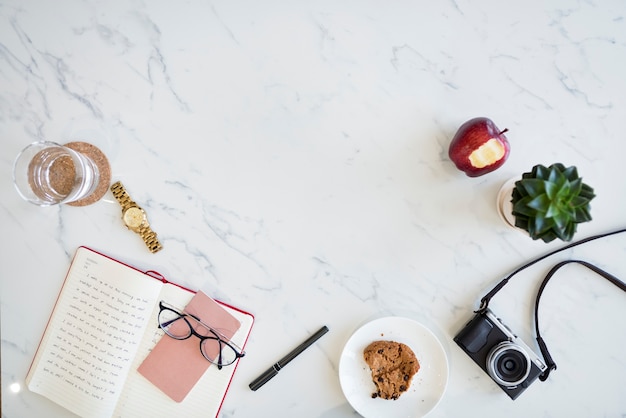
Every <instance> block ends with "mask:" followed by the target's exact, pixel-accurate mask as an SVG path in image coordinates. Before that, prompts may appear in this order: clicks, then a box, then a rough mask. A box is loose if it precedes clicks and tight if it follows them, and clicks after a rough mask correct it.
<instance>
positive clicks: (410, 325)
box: [339, 317, 448, 418]
mask: <svg viewBox="0 0 626 418" xmlns="http://www.w3.org/2000/svg"><path fill="white" fill-rule="evenodd" d="M376 340H392V341H397V342H401V343H404V344H406V345H408V346H409V347H411V349H412V350H413V352H414V353H415V356H416V357H417V360H418V361H419V363H420V369H419V371H418V372H417V374H416V375H415V376H414V377H413V382H412V383H411V386H410V387H409V390H407V391H406V392H405V393H403V394H402V396H400V398H398V399H396V400H387V399H381V398H372V393H373V392H375V389H376V386H375V385H374V383H373V382H372V375H371V371H370V368H369V367H368V365H367V363H365V360H364V359H363V350H364V349H365V347H367V346H368V345H369V344H370V343H371V342H372V341H376ZM339 381H340V382H341V389H342V390H343V393H344V395H345V396H346V398H347V399H348V402H350V405H352V407H353V408H354V409H355V410H356V411H357V412H358V413H359V414H361V415H362V416H364V417H366V418H368V417H388V418H394V417H404V418H417V417H423V416H425V415H426V414H428V413H429V412H430V411H432V410H433V408H435V407H436V406H437V404H438V403H439V401H440V400H441V398H442V397H443V394H444V392H445V390H446V385H447V383H448V359H447V357H446V352H445V351H444V349H443V347H442V345H441V343H440V342H439V340H438V339H437V337H435V335H434V334H433V333H432V332H431V331H430V330H429V329H428V328H426V327H425V326H424V325H422V324H420V323H419V322H416V321H414V320H412V319H408V318H401V317H386V318H379V319H375V320H373V321H371V322H368V323H367V324H365V325H363V326H362V327H361V328H359V329H358V330H356V331H355V332H354V334H352V336H351V337H350V339H349V340H348V342H347V343H346V345H345V347H344V349H343V352H342V353H341V358H340V359H339Z"/></svg>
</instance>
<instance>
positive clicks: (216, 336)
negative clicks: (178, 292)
mask: <svg viewBox="0 0 626 418" xmlns="http://www.w3.org/2000/svg"><path fill="white" fill-rule="evenodd" d="M164 310H167V311H171V312H174V313H175V314H176V315H178V317H177V318H175V319H173V320H171V321H168V322H167V323H165V324H161V321H160V320H159V319H157V323H158V326H159V328H161V329H162V330H163V332H165V334H166V335H167V336H169V337H171V338H174V339H175V340H186V339H188V338H191V336H192V335H195V336H196V337H198V338H199V339H200V353H202V357H204V358H205V359H207V360H208V361H210V362H211V363H213V364H215V365H216V366H217V368H218V370H221V369H222V367H223V366H230V365H231V364H233V363H235V362H236V361H237V360H238V359H240V358H242V357H244V356H245V355H246V353H245V351H243V350H242V349H241V347H239V346H238V345H237V344H235V343H234V342H232V341H230V339H229V338H227V337H226V336H225V335H223V334H222V333H221V332H219V331H217V330H216V329H214V328H212V327H211V326H210V325H207V324H205V323H204V322H202V320H201V319H200V318H198V317H197V316H195V315H192V314H190V313H187V312H185V311H181V310H179V309H177V308H176V307H174V306H172V305H170V304H169V303H167V302H164V301H159V315H158V316H159V317H160V316H161V313H162V312H163V311H164ZM187 318H192V319H193V320H194V321H196V322H198V323H199V324H200V325H202V326H203V327H204V328H206V329H207V330H208V331H209V332H211V334H213V336H207V335H202V334H199V333H198V332H197V331H196V330H195V329H194V327H193V325H191V323H190V322H189V321H188V319H187ZM179 319H182V320H183V321H185V323H186V324H187V326H188V327H189V334H188V335H187V336H185V337H181V336H178V335H174V334H170V333H169V332H168V331H167V329H165V328H164V327H167V326H168V325H170V324H172V323H174V322H176V321H178V320H179ZM205 340H215V341H217V342H218V345H219V353H218V356H217V357H218V358H217V359H211V358H209V357H208V356H207V355H206V354H205V352H204V350H203V349H202V345H203V343H204V341H205ZM223 345H226V346H228V347H229V348H230V349H232V350H233V352H234V353H235V358H234V359H233V361H231V362H229V363H223V362H222V348H223Z"/></svg>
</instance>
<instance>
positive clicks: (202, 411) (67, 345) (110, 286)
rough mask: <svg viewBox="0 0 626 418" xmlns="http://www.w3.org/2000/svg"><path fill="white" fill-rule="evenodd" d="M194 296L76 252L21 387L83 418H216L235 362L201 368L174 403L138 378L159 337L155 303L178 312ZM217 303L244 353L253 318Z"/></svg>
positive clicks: (82, 251)
mask: <svg viewBox="0 0 626 418" xmlns="http://www.w3.org/2000/svg"><path fill="white" fill-rule="evenodd" d="M194 295H195V292H193V291H191V290H188V289H185V288H183V287H180V286H178V285H176V284H173V283H170V282H168V281H167V280H165V279H163V278H161V277H155V275H154V274H151V273H148V272H142V271H140V270H137V269H135V268H134V267H131V266H129V265H127V264H124V263H122V262H120V261H118V260H114V259H112V258H110V257H107V256H106V255H103V254H101V253H98V252H96V251H93V250H91V249H89V248H86V247H80V248H79V249H78V250H77V251H76V254H75V256H74V259H73V260H72V263H71V265H70V268H69V270H68V273H67V276H66V278H65V281H64V283H63V287H62V289H61V292H60V293H59V296H58V299H57V301H56V304H55V307H54V309H53V312H52V314H51V316H50V319H49V321H48V325H47V326H46V330H45V332H44V335H43V337H42V339H41V342H40V344H39V347H38V349H37V352H36V354H35V357H34V359H33V362H32V364H31V366H30V369H29V371H28V374H27V376H26V383H27V385H28V388H29V389H30V390H31V391H33V392H36V393H39V394H41V395H43V396H45V397H47V398H49V399H50V400H52V401H54V402H56V403H58V404H59V405H61V406H63V407H65V408H66V409H68V410H70V411H72V412H74V413H75V414H77V415H79V416H83V417H121V416H124V417H127V416H132V417H135V416H145V417H174V416H179V417H187V416H216V415H217V414H218V412H219V410H220V407H221V405H222V402H223V400H224V397H225V396H226V392H227V390H228V386H229V385H230V382H231V379H232V377H233V374H234V373H235V369H236V367H237V364H238V361H237V362H236V363H234V364H232V365H230V366H227V367H223V368H222V369H221V370H218V368H217V367H216V366H214V365H211V366H210V367H208V368H207V370H206V372H204V373H203V374H202V375H201V376H200V377H199V380H198V381H197V383H196V384H195V385H193V387H192V388H191V390H190V391H189V393H188V394H187V395H186V396H185V397H184V399H183V400H182V401H180V402H177V401H175V400H173V399H171V398H170V397H169V396H167V395H165V394H164V393H163V392H162V391H161V390H160V389H158V388H157V387H156V386H155V385H153V384H152V383H151V382H150V381H148V380H147V379H146V378H145V377H144V376H142V375H141V374H139V373H138V371H137V369H138V368H139V366H140V365H141V364H142V362H143V360H144V359H145V358H146V356H147V355H148V354H149V353H150V351H151V350H152V348H153V347H154V346H155V345H156V344H157V342H158V341H159V340H160V339H161V338H162V337H163V331H162V330H160V329H159V328H158V327H157V326H156V324H157V316H158V313H159V301H161V300H165V301H167V302H168V303H170V304H172V305H175V306H179V307H181V308H184V307H185V306H186V305H187V303H188V302H189V301H191V300H192V298H193V297H194ZM218 304H219V306H221V308H223V309H224V311H225V312H226V314H227V315H228V316H232V317H234V318H235V319H236V320H237V321H235V322H236V323H238V324H239V328H238V329H237V330H233V332H234V334H233V336H232V341H233V342H234V343H235V344H237V345H238V346H239V347H244V346H245V343H246V341H247V339H248V336H249V334H250V331H251V329H252V325H253V323H254V317H253V316H252V315H251V314H249V313H247V312H244V311H242V310H239V309H237V308H234V307H232V306H229V305H226V304H223V303H219V302H218ZM211 325H212V326H216V327H219V326H220V324H215V325H214V324H211ZM163 338H169V337H167V336H165V337H163ZM239 361H240V360H239Z"/></svg>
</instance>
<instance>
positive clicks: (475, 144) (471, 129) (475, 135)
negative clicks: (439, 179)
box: [448, 118, 511, 177]
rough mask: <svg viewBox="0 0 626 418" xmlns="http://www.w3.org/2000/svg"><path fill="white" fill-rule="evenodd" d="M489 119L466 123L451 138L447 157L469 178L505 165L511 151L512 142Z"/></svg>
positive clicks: (478, 119)
mask: <svg viewBox="0 0 626 418" xmlns="http://www.w3.org/2000/svg"><path fill="white" fill-rule="evenodd" d="M507 130H508V129H505V130H503V131H501V130H500V129H498V127H497V126H496V124H495V123H493V121H492V120H491V119H488V118H474V119H471V120H468V121H467V122H465V123H464V124H463V125H461V127H460V128H459V130H458V131H457V132H456V135H454V138H452V142H450V149H449V150H448V156H449V157H450V159H451V160H452V162H453V163H454V164H455V165H456V167H457V168H458V169H459V170H461V171H463V172H465V174H467V175H468V176H469V177H478V176H482V175H483V174H487V173H489V172H491V171H493V170H495V169H497V168H499V167H500V166H502V164H504V162H505V161H506V159H507V158H508V157H509V153H510V152H511V146H510V145H509V141H508V140H507V139H506V136H504V133H505V132H506V131H507Z"/></svg>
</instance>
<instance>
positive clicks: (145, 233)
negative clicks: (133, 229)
mask: <svg viewBox="0 0 626 418" xmlns="http://www.w3.org/2000/svg"><path fill="white" fill-rule="evenodd" d="M111 192H112V193H113V197H115V199H116V200H117V201H118V202H119V204H120V206H122V213H124V211H125V210H127V209H128V208H130V207H132V206H136V207H139V205H137V203H135V202H133V200H132V199H131V198H130V196H129V195H128V193H127V192H126V189H125V188H124V185H123V184H122V182H120V181H117V182H115V183H113V184H112V185H111ZM142 210H143V209H142ZM138 233H139V236H140V237H141V239H142V240H143V242H144V243H145V244H146V246H147V247H148V249H149V250H150V252H151V253H156V252H157V251H159V250H161V249H162V248H163V245H161V243H160V242H159V240H158V238H157V234H156V232H154V231H153V230H152V229H151V228H150V225H149V224H147V223H146V225H145V226H142V227H141V228H140V229H139V231H138Z"/></svg>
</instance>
